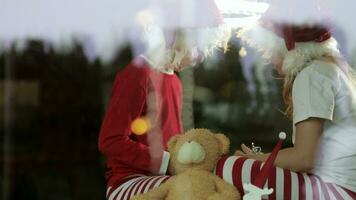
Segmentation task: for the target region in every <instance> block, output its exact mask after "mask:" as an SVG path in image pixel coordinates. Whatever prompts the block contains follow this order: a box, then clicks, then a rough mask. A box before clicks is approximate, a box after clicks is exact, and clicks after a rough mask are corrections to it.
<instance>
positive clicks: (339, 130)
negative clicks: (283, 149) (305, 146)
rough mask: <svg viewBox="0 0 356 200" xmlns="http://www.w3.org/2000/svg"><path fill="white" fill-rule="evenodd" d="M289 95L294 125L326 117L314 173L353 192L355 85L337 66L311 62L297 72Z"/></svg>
mask: <svg viewBox="0 0 356 200" xmlns="http://www.w3.org/2000/svg"><path fill="white" fill-rule="evenodd" d="M292 96H293V109H294V111H293V124H294V125H295V124H296V123H298V122H301V121H303V120H306V119H308V118H310V117H317V118H322V119H325V123H324V131H323V134H322V136H321V142H320V146H319V147H318V151H317V160H316V163H315V166H314V169H313V174H315V175H317V176H319V177H321V178H322V179H323V180H324V181H326V182H332V183H336V184H339V185H340V186H343V187H345V188H347V189H350V190H352V191H355V192H356V87H355V86H354V85H353V84H351V82H350V80H349V79H348V78H347V76H346V75H345V73H344V72H343V71H342V70H341V69H340V68H339V67H338V66H337V65H335V64H332V63H327V62H323V61H313V62H312V63H311V64H309V65H308V66H307V67H306V68H304V69H303V70H302V71H301V72H300V73H299V74H298V75H297V77H296V79H295V81H294V84H293V92H292ZM293 127H294V130H295V126H293ZM293 132H294V133H293V142H294V139H295V131H293Z"/></svg>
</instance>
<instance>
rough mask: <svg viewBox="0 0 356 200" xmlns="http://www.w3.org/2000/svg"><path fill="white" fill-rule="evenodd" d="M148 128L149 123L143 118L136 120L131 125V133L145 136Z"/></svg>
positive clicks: (149, 126)
mask: <svg viewBox="0 0 356 200" xmlns="http://www.w3.org/2000/svg"><path fill="white" fill-rule="evenodd" d="M150 128H151V124H150V121H149V119H148V118H145V117H141V118H137V119H135V120H134V121H133V122H132V124H131V131H132V132H133V133H134V134H136V135H143V134H146V133H147V132H148V131H149V129H150Z"/></svg>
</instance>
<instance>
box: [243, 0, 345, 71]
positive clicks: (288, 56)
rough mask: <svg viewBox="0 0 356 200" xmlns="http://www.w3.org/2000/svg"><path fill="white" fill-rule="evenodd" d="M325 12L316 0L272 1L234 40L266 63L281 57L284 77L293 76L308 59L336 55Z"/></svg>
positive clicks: (329, 24)
mask: <svg viewBox="0 0 356 200" xmlns="http://www.w3.org/2000/svg"><path fill="white" fill-rule="evenodd" d="M325 13H326V12H325V11H324V10H323V8H322V4H321V2H320V1H319V0H291V1H283V0H273V1H272V2H271V4H270V7H269V8H268V10H267V11H266V12H265V13H264V15H263V16H262V18H261V19H260V20H259V21H258V23H257V24H254V25H253V26H251V27H247V28H244V29H242V30H241V31H239V32H238V37H239V38H241V39H242V41H244V42H246V43H247V44H248V45H250V46H252V47H254V48H256V49H257V50H258V51H260V52H261V53H262V55H263V57H264V58H266V59H267V60H269V59H271V57H272V56H273V55H274V54H281V55H284V62H283V67H282V70H283V72H284V74H286V75H296V74H297V73H298V72H299V71H301V70H302V69H303V68H304V67H305V64H306V63H307V62H309V61H310V60H313V59H316V58H319V57H322V56H336V57H338V56H340V52H339V50H338V47H337V45H338V44H337V42H336V40H335V39H334V38H333V37H332V34H331V31H330V30H331V23H330V20H329V17H328V16H327V15H326V14H325Z"/></svg>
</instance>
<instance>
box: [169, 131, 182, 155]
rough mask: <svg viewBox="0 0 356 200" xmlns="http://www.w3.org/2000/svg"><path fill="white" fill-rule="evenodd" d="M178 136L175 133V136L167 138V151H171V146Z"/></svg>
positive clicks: (174, 143) (172, 146)
mask: <svg viewBox="0 0 356 200" xmlns="http://www.w3.org/2000/svg"><path fill="white" fill-rule="evenodd" d="M179 137H180V135H175V136H173V137H171V139H169V140H168V144H167V147H168V151H169V152H173V148H174V146H175V145H176V143H177V141H178V138H179Z"/></svg>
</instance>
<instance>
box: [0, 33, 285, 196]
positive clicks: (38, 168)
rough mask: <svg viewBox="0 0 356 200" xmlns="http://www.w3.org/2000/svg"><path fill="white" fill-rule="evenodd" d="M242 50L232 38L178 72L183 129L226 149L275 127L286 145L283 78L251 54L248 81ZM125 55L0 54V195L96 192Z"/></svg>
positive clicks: (34, 50)
mask: <svg viewBox="0 0 356 200" xmlns="http://www.w3.org/2000/svg"><path fill="white" fill-rule="evenodd" d="M74 43H75V41H74ZM240 48H241V47H240V45H239V41H237V39H233V40H232V41H231V44H230V49H229V51H228V52H227V53H226V54H224V53H223V52H221V51H216V52H214V55H213V57H212V58H211V59H207V60H206V61H205V62H204V63H203V64H202V65H201V66H198V67H196V68H194V69H188V70H186V71H184V72H182V73H180V74H179V75H180V77H181V78H182V81H183V85H184V95H185V99H184V100H185V103H184V112H183V120H184V123H185V124H184V125H185V128H186V129H189V128H192V127H204V128H210V129H212V130H213V131H216V132H223V133H225V134H226V135H227V136H228V137H229V138H230V139H231V141H232V145H231V152H234V150H236V149H237V148H239V145H240V144H241V143H242V142H244V143H246V144H251V142H252V141H253V142H255V143H256V144H257V145H260V146H262V147H263V150H265V151H269V150H271V149H272V148H273V146H274V144H275V143H276V141H277V135H278V132H279V131H286V132H287V133H288V140H287V142H286V143H285V144H284V146H288V145H291V143H290V138H291V123H290V121H289V120H288V119H287V118H286V117H285V116H284V115H283V114H282V112H281V111H283V109H284V105H283V102H282V98H281V86H282V80H281V79H279V78H277V77H278V76H277V75H276V74H275V73H274V72H273V69H272V67H270V66H267V67H262V68H261V66H263V65H262V64H261V62H260V60H259V59H256V63H257V64H256V65H258V66H259V68H251V70H250V71H251V75H252V76H251V77H252V79H251V78H250V79H249V80H247V79H246V76H245V75H244V73H243V71H242V70H243V68H242V65H241V62H240V61H241V59H240V57H239V51H240ZM247 52H248V56H249V54H252V55H253V54H254V53H253V52H251V51H250V50H248V51H247ZM251 58H252V59H254V58H253V57H251ZM131 59H132V54H131V50H130V47H129V46H127V47H125V48H122V49H120V50H119V51H118V52H117V55H116V56H115V59H114V60H113V61H112V62H110V63H103V62H101V61H100V59H97V60H94V61H91V62H89V61H88V59H87V58H86V57H85V55H84V53H83V48H82V46H81V45H80V43H75V45H73V47H72V48H71V49H67V50H65V51H54V48H53V47H52V46H51V45H48V44H45V43H44V42H42V41H39V40H29V41H28V42H27V45H26V48H25V49H24V50H22V51H15V47H13V48H11V49H9V50H7V51H6V52H3V53H1V55H0V68H1V71H0V73H1V74H0V77H1V80H0V84H1V88H0V95H1V97H2V98H1V99H2V100H0V103H1V104H2V106H1V109H2V113H4V114H2V115H1V121H2V123H1V128H0V131H1V134H0V137H1V138H0V144H1V147H3V148H2V151H1V152H2V153H1V157H0V162H1V163H0V168H1V172H2V173H1V175H0V189H1V191H0V193H1V195H2V196H1V197H0V199H3V198H6V200H15V199H16V200H20V199H26V200H56V199H58V200H59V199H61V200H72V199H73V200H77V199H79V200H81V199H83V200H84V199H85V200H94V199H95V200H97V199H104V196H105V180H104V172H105V165H104V162H105V158H104V157H103V156H101V155H100V153H99V152H98V149H97V138H98V133H99V129H100V125H101V121H102V118H103V115H104V113H105V108H106V104H107V102H108V97H109V93H110V88H111V84H112V82H113V79H114V77H115V73H116V72H117V71H119V70H120V69H122V68H123V67H124V66H126V64H127V63H128V62H130V60H131ZM257 70H258V71H257ZM261 77H264V79H261ZM5 83H6V84H5ZM251 87H252V88H253V89H252V90H249V88H251ZM267 103H268V104H267Z"/></svg>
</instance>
